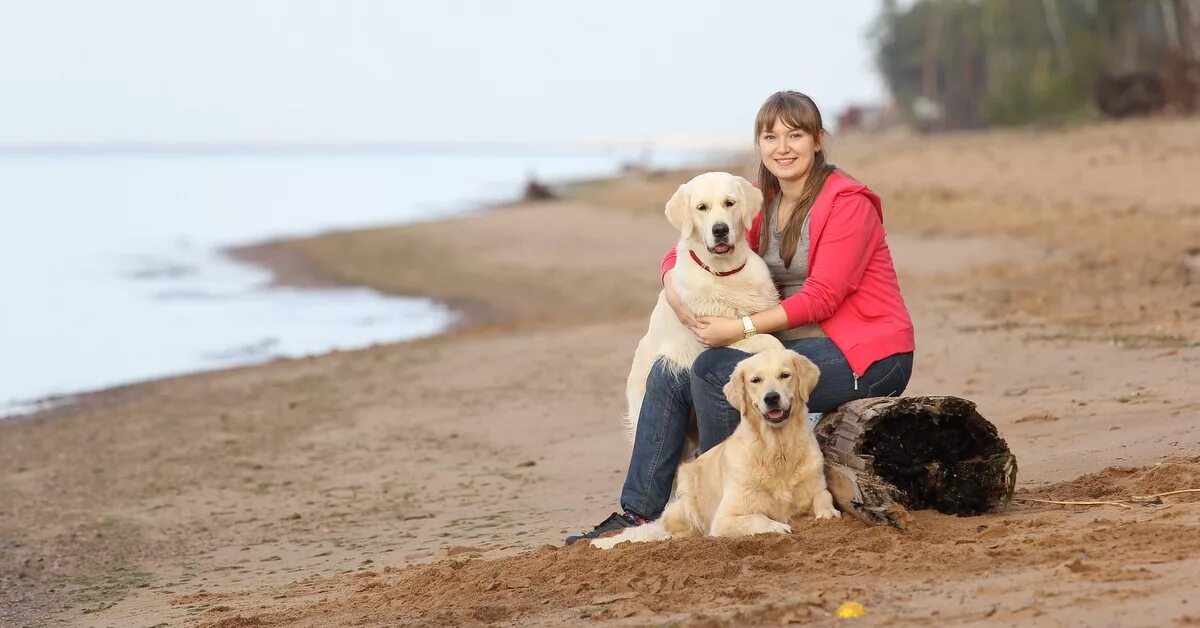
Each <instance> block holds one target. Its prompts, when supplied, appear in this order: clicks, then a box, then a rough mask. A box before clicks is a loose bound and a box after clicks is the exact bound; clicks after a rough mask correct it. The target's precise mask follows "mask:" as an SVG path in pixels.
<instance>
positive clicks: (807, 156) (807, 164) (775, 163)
mask: <svg viewBox="0 0 1200 628" xmlns="http://www.w3.org/2000/svg"><path fill="white" fill-rule="evenodd" d="M820 150H821V140H820V138H817V137H813V135H812V134H811V133H808V132H807V131H805V130H804V129H793V128H792V127H789V126H788V125H786V124H784V122H783V120H776V121H775V126H773V127H771V128H770V129H767V130H764V131H763V132H762V133H759V134H758V156H759V158H760V159H762V162H763V165H765V166H766V167H767V170H768V171H769V172H770V173H771V174H773V175H775V176H776V177H777V178H778V179H779V181H780V182H781V183H782V182H785V181H787V182H795V181H800V180H802V179H803V178H804V176H805V175H807V174H808V170H809V168H812V164H813V158H814V157H816V155H817V152H818V151H820Z"/></svg>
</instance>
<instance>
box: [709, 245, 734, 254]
mask: <svg viewBox="0 0 1200 628" xmlns="http://www.w3.org/2000/svg"><path fill="white" fill-rule="evenodd" d="M731 249H733V247H732V246H729V245H728V244H718V245H716V246H714V247H713V252H714V253H720V254H725V253H728V252H729V251H730V250H731Z"/></svg>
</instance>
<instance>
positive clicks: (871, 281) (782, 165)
mask: <svg viewBox="0 0 1200 628" xmlns="http://www.w3.org/2000/svg"><path fill="white" fill-rule="evenodd" d="M754 126H755V142H756V146H757V149H758V151H757V152H758V158H759V166H758V186H759V189H761V190H762V191H763V199H764V200H763V210H762V212H760V213H759V215H758V216H757V217H756V218H755V220H754V224H753V226H751V228H750V231H749V236H748V237H749V241H750V245H751V246H752V247H753V248H754V250H755V252H757V253H758V254H759V255H761V256H762V257H763V259H764V260H765V261H766V263H767V266H768V268H770V270H771V276H772V277H773V278H774V280H775V283H776V285H778V286H779V291H780V297H781V299H782V301H781V303H780V304H779V305H777V306H775V307H773V308H771V309H769V310H766V311H763V312H759V313H757V314H755V315H753V316H750V317H746V318H745V319H727V318H717V317H703V318H697V317H695V316H694V315H693V314H692V313H691V312H690V311H688V309H687V307H686V306H685V305H684V304H683V303H682V302H681V301H680V299H679V295H678V294H676V293H675V291H674V288H673V286H672V284H671V282H670V281H668V280H667V279H668V274H669V273H670V272H671V269H672V268H674V266H675V249H674V248H672V249H671V250H670V251H668V252H667V255H666V257H665V258H664V259H663V265H662V270H663V275H662V277H663V285H664V287H665V290H666V296H667V301H668V303H670V304H671V307H672V308H673V309H674V310H675V314H676V315H677V316H678V317H679V320H680V321H681V322H682V323H683V324H684V325H686V326H687V327H688V328H690V329H691V330H692V331H693V333H695V334H696V337H697V338H698V339H699V340H700V342H702V343H703V344H704V345H706V346H708V347H711V348H710V349H707V350H705V351H704V352H703V353H701V354H700V357H698V358H697V359H696V361H695V363H693V365H692V370H691V372H690V373H688V372H684V373H672V372H671V370H670V369H668V368H666V367H665V365H664V364H663V363H662V362H661V361H660V362H659V363H658V364H655V366H654V369H653V370H652V371H651V372H650V376H649V378H648V379H647V382H646V396H645V398H644V400H643V402H642V409H641V415H640V417H639V420H638V427H637V434H636V435H635V436H634V441H633V454H632V459H631V460H630V463H629V472H628V474H627V475H626V478H625V486H624V488H623V489H622V491H621V507H622V508H623V509H624V511H623V512H620V513H613V514H612V515H611V516H609V518H608V519H605V520H604V521H603V522H601V523H600V524H599V525H597V526H596V527H595V529H593V530H592V531H590V532H587V533H584V534H580V535H574V536H569V537H567V543H568V544H570V543H573V542H574V541H577V540H579V539H581V538H595V537H597V536H599V535H601V534H603V533H605V532H608V531H610V530H617V529H620V528H625V527H629V526H632V525H639V524H641V523H644V522H646V521H648V520H653V519H656V518H658V516H659V515H660V514H661V513H662V510H663V508H664V507H665V506H666V503H667V499H668V498H669V497H670V493H671V485H672V482H673V481H674V478H675V469H676V467H678V465H679V461H680V457H681V456H682V454H683V446H684V438H685V436H686V434H687V428H688V422H689V420H690V416H691V411H692V409H693V408H694V409H695V412H696V422H697V427H698V428H699V432H700V449H701V451H707V450H708V449H709V448H711V447H712V446H713V445H716V444H717V443H720V442H721V441H722V440H724V439H725V438H726V437H727V436H729V434H731V433H733V430H734V428H735V427H737V424H738V421H739V420H740V418H741V417H740V416H739V414H738V412H737V410H734V409H733V408H732V407H731V406H730V405H729V403H728V401H726V399H725V395H724V393H723V392H722V387H723V386H724V385H725V383H726V382H728V381H729V376H730V374H731V373H732V372H733V368H734V366H735V365H736V364H737V363H738V361H740V360H741V359H742V358H744V357H746V354H745V353H743V352H741V351H738V350H736V349H729V348H727V346H728V345H729V344H732V343H733V342H735V341H737V340H739V339H741V338H743V337H745V336H746V335H748V334H752V333H773V334H775V335H777V336H778V337H779V339H780V340H782V341H783V342H784V345H785V346H787V347H788V348H789V349H792V350H793V351H796V352H797V353H800V354H802V355H804V356H806V357H808V358H809V359H810V360H812V361H813V362H814V363H816V365H817V367H819V368H820V369H821V378H820V380H819V381H818V383H817V387H816V389H814V390H813V392H812V395H811V397H810V398H809V400H808V408H809V411H811V412H831V411H833V410H835V409H836V408H837V407H838V406H840V405H842V404H843V403H846V402H848V401H852V400H854V399H861V398H864V397H881V396H897V395H899V394H901V393H902V392H904V388H905V386H907V385H908V380H909V377H910V376H911V375H912V364H913V349H914V340H913V326H912V320H911V318H910V317H909V315H908V310H907V309H906V308H905V306H904V299H903V298H902V297H901V296H900V286H899V283H898V282H897V280H896V271H895V268H894V267H893V265H892V255H891V251H890V250H889V249H888V246H887V241H886V240H885V239H884V231H883V213H882V207H881V204H880V200H879V197H878V196H876V195H875V193H874V192H872V191H871V190H869V189H867V187H866V186H864V185H862V184H861V183H859V182H857V181H855V180H854V179H851V178H850V177H849V176H848V175H846V174H845V173H843V172H841V171H839V170H837V169H836V168H835V167H834V166H833V165H832V164H830V163H828V162H827V161H826V159H825V151H824V142H825V129H824V126H823V124H822V122H821V112H820V111H819V110H818V109H817V106H816V104H815V103H814V102H813V101H812V99H811V98H809V97H808V96H806V95H804V94H801V93H799V92H793V91H787V92H776V93H775V94H772V95H771V97H770V98H768V99H767V101H766V102H765V103H763V105H762V107H761V108H759V111H758V116H757V117H756V119H755V122H754Z"/></svg>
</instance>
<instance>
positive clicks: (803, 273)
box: [762, 200, 825, 340]
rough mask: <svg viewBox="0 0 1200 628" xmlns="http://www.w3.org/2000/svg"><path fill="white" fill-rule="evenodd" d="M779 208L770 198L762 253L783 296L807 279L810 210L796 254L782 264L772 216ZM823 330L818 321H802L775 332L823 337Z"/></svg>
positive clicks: (783, 335) (781, 336)
mask: <svg viewBox="0 0 1200 628" xmlns="http://www.w3.org/2000/svg"><path fill="white" fill-rule="evenodd" d="M778 208H779V204H778V200H776V201H773V202H772V205H771V207H770V211H769V212H768V215H770V217H771V219H770V223H769V224H767V225H766V227H765V228H766V229H768V232H767V235H768V241H767V250H766V252H765V253H764V254H763V256H762V258H763V261H764V262H766V263H767V269H769V270H770V271H771V279H773V280H774V281H775V285H776V286H777V287H778V288H779V296H780V298H783V299H786V298H788V297H790V296H792V295H793V294H796V293H797V292H800V289H801V288H803V287H804V280H805V279H808V243H809V234H808V226H809V218H810V217H811V216H812V214H811V212H810V213H809V215H808V216H805V217H804V224H803V225H801V226H800V241H799V242H797V243H796V254H795V256H793V257H792V264H791V266H787V267H785V266H784V265H783V258H782V257H781V256H780V254H779V246H780V240H781V234H780V233H779V232H778V231H777V229H778V226H777V222H776V219H775V216H776V214H778V213H779V212H778V211H777V210H778ZM824 335H825V332H823V331H821V327H820V325H817V324H816V323H810V324H808V325H801V326H800V327H794V328H792V329H787V330H784V331H779V332H775V336H777V337H778V338H779V339H780V340H794V339H796V338H816V337H823V336H824Z"/></svg>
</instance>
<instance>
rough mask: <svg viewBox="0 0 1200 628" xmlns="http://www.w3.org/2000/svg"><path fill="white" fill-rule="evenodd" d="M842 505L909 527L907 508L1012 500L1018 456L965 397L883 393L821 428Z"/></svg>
mask: <svg viewBox="0 0 1200 628" xmlns="http://www.w3.org/2000/svg"><path fill="white" fill-rule="evenodd" d="M815 432H816V435H817V440H818V442H820V444H821V449H822V451H823V452H824V454H825V471H826V474H825V475H826V479H827V480H828V482H829V490H830V492H831V493H832V494H833V497H834V501H835V502H836V503H837V505H838V506H839V508H841V510H843V511H846V512H850V513H851V514H853V515H855V516H856V517H858V518H859V519H862V520H864V521H867V522H868V523H886V524H890V525H895V526H898V527H903V524H904V520H905V518H906V514H905V509H909V510H920V509H926V508H933V509H935V510H937V511H939V512H942V513H946V514H952V515H973V514H978V513H982V512H987V511H989V510H994V509H998V508H1001V507H1007V505H1008V500H1009V499H1011V497H1012V491H1013V488H1014V487H1015V484H1016V457H1015V456H1013V455H1012V453H1011V452H1010V451H1009V449H1008V444H1007V443H1005V442H1004V439H1003V438H1000V435H999V434H998V433H997V431H996V426H995V425H993V424H992V423H991V422H990V421H988V420H987V419H985V418H983V417H982V416H980V415H979V413H978V412H977V411H976V410H975V404H973V403H971V402H970V401H968V400H966V399H961V398H959V397H901V398H894V397H876V398H871V399H861V400H859V401H853V402H851V403H848V404H845V405H843V406H842V407H841V408H839V409H838V411H837V412H834V413H831V414H827V415H825V416H824V417H823V418H822V419H821V421H820V422H819V423H818V424H817V426H816V428H815Z"/></svg>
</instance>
